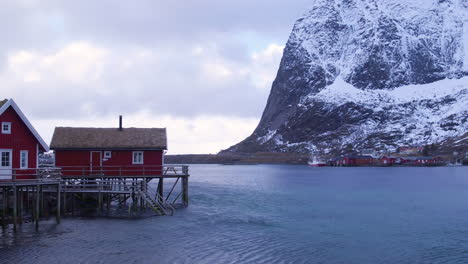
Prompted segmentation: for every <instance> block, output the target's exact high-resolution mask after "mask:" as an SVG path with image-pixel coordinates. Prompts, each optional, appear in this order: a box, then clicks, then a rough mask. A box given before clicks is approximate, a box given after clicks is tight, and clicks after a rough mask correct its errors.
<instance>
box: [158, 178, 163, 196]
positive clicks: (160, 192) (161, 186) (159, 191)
mask: <svg viewBox="0 0 468 264" xmlns="http://www.w3.org/2000/svg"><path fill="white" fill-rule="evenodd" d="M158 194H159V197H160V200H161V202H162V200H163V199H164V178H159V184H158Z"/></svg>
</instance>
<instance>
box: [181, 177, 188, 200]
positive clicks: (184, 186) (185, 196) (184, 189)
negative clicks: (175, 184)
mask: <svg viewBox="0 0 468 264" xmlns="http://www.w3.org/2000/svg"><path fill="white" fill-rule="evenodd" d="M188 188H189V187H188V177H182V203H183V205H184V206H185V207H187V206H188V205H189V191H188Z"/></svg>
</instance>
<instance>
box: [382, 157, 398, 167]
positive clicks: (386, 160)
mask: <svg viewBox="0 0 468 264" xmlns="http://www.w3.org/2000/svg"><path fill="white" fill-rule="evenodd" d="M379 161H380V164H381V165H384V166H392V165H395V164H396V163H397V157H393V156H382V157H380V159H379Z"/></svg>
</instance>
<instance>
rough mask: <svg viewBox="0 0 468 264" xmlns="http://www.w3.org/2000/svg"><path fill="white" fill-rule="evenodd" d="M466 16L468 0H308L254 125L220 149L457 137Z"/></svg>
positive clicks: (464, 100) (378, 144) (383, 145)
mask: <svg viewBox="0 0 468 264" xmlns="http://www.w3.org/2000/svg"><path fill="white" fill-rule="evenodd" d="M467 14H468V0H457V1H455V0H437V1H407V0H397V1H392V2H391V3H388V2H386V1H383V0H317V1H315V2H314V3H313V5H312V8H311V9H310V10H309V11H308V12H306V14H305V15H304V16H303V17H301V18H299V19H298V20H297V22H296V23H295V25H294V28H293V31H292V33H291V36H290V37H289V40H288V42H287V45H286V47H285V50H284V55H283V58H282V60H281V64H280V67H279V70H278V75H277V77H276V79H275V81H274V83H273V86H272V90H271V93H270V96H269V98H268V102H267V106H266V108H265V111H264V113H263V116H262V119H261V121H260V123H259V125H258V127H257V128H256V130H255V131H254V133H253V134H252V135H251V136H250V137H248V138H247V139H246V140H244V141H242V142H241V143H239V144H237V145H235V146H233V147H231V148H229V149H227V150H225V151H223V152H222V153H229V152H231V153H234V152H258V151H276V152H288V151H293V152H300V153H306V152H325V153H346V152H352V151H353V152H355V151H359V150H361V149H364V148H376V149H382V150H385V149H388V148H394V147H397V146H400V145H414V144H418V145H425V144H434V143H439V142H442V141H446V140H447V139H449V138H457V137H461V136H462V135H463V134H465V132H466V131H468V127H467V125H466V124H467V123H468V122H467V119H466V118H467V116H468V106H466V105H468V85H465V84H466V83H468V79H467V77H466V76H467V75H468V74H467V72H466V70H464V68H467V67H466V64H467V62H464V61H463V60H464V58H465V57H466V56H465V50H466V48H465V47H464V46H465V45H468V43H466V44H465V43H464V39H466V38H467V37H466V36H464V23H465V24H466V25H468V22H465V21H464V20H465V19H468V15H467ZM466 25H465V26H466ZM408 98H411V100H409V99H408ZM406 99H408V100H406Z"/></svg>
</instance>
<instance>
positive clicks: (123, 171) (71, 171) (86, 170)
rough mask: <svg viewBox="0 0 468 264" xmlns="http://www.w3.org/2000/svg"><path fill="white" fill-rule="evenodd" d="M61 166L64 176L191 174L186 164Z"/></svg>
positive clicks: (109, 176)
mask: <svg viewBox="0 0 468 264" xmlns="http://www.w3.org/2000/svg"><path fill="white" fill-rule="evenodd" d="M59 168H60V169H61V174H62V177H64V178H67V177H68V178H86V177H87V178H98V177H103V178H120V177H135V178H137V177H142V178H145V177H162V176H189V167H188V166H185V165H165V166H146V165H145V166H142V165H134V166H61V167H59Z"/></svg>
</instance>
